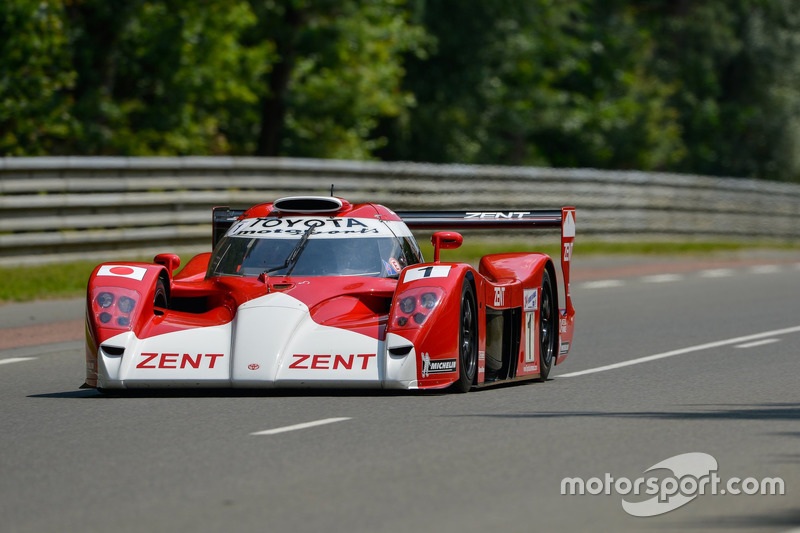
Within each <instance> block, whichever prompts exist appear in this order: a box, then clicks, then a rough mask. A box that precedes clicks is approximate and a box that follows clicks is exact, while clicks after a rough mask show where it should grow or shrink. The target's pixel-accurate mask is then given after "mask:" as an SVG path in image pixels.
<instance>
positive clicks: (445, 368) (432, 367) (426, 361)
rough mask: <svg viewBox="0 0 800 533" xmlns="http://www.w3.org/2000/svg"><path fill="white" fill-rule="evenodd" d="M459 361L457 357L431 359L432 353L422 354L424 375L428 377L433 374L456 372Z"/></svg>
mask: <svg viewBox="0 0 800 533" xmlns="http://www.w3.org/2000/svg"><path fill="white" fill-rule="evenodd" d="M457 366H458V363H457V362H456V360H455V359H433V360H432V359H431V356H430V354H427V353H423V354H422V377H423V378H427V377H428V376H430V375H431V374H448V373H450V372H455V371H456V368H457Z"/></svg>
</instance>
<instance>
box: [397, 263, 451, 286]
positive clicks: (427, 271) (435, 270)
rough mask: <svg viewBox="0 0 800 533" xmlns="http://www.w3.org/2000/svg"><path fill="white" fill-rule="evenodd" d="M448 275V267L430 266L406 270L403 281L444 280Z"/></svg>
mask: <svg viewBox="0 0 800 533" xmlns="http://www.w3.org/2000/svg"><path fill="white" fill-rule="evenodd" d="M449 275H450V265H431V266H426V267H419V268H410V269H408V270H406V273H405V275H404V276H403V281H405V282H406V283H408V282H409V281H415V280H418V279H424V278H446V277H447V276H449Z"/></svg>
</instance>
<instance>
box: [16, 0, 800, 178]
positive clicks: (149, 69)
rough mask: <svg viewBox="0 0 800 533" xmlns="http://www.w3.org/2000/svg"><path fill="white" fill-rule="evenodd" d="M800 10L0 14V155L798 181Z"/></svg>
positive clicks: (463, 6) (298, 4)
mask: <svg viewBox="0 0 800 533" xmlns="http://www.w3.org/2000/svg"><path fill="white" fill-rule="evenodd" d="M798 143H800V0H709V1H706V2H691V1H689V0H603V1H600V0H561V1H559V2H554V1H553V0H482V1H480V2H463V1H459V0H195V1H194V2H182V1H179V0H4V1H3V2H0V156H2V155H58V154H81V155H190V154H196V155H204V154H220V155H228V154H230V155H249V154H253V155H272V156H294V157H320V158H347V159H370V158H376V157H377V158H382V159H386V160H414V161H430V162H458V163H482V164H512V165H544V166H558V167H564V166H581V167H597V168H609V169H641V170H665V171H678V172H693V173H701V174H712V175H732V176H752V177H759V178H769V179H781V180H792V181H800V151H798V150H796V146H797V145H798Z"/></svg>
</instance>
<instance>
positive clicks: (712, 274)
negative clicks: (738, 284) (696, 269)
mask: <svg viewBox="0 0 800 533" xmlns="http://www.w3.org/2000/svg"><path fill="white" fill-rule="evenodd" d="M732 275H733V270H731V269H730V268H712V269H709V270H703V271H702V272H700V276H702V277H704V278H726V277H728V276H732Z"/></svg>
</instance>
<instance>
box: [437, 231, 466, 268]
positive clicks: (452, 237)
mask: <svg viewBox="0 0 800 533" xmlns="http://www.w3.org/2000/svg"><path fill="white" fill-rule="evenodd" d="M463 242H464V237H462V236H461V234H460V233H457V232H455V231H437V232H436V233H434V234H433V235H432V236H431V244H433V262H434V263H438V262H439V250H455V249H456V248H458V247H460V246H461V244H462V243H463Z"/></svg>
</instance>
